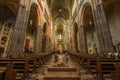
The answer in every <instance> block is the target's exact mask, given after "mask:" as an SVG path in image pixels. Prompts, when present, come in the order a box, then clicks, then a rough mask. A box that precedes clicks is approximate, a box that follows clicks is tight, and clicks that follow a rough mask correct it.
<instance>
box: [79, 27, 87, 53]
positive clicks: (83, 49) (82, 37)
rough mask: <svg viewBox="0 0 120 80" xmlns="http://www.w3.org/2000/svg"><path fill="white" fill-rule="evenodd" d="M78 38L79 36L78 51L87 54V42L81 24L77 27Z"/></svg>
mask: <svg viewBox="0 0 120 80" xmlns="http://www.w3.org/2000/svg"><path fill="white" fill-rule="evenodd" d="M79 38H80V39H79V42H80V53H81V54H87V42H86V36H85V30H84V26H83V25H81V26H80V27H79Z"/></svg>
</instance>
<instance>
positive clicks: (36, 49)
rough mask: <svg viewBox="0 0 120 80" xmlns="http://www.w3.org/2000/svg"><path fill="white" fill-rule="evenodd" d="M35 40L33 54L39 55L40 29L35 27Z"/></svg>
mask: <svg viewBox="0 0 120 80" xmlns="http://www.w3.org/2000/svg"><path fill="white" fill-rule="evenodd" d="M36 31H37V32H36V39H35V51H34V52H35V53H37V54H38V53H40V50H41V39H42V38H41V36H42V32H41V28H40V27H37V30H36Z"/></svg>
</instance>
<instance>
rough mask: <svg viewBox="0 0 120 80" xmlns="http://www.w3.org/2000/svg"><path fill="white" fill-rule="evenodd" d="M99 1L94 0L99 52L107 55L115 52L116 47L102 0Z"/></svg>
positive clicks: (93, 6)
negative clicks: (114, 46)
mask: <svg viewBox="0 0 120 80" xmlns="http://www.w3.org/2000/svg"><path fill="white" fill-rule="evenodd" d="M99 1H100V2H98V0H92V8H93V16H94V21H95V25H96V32H97V36H98V42H99V53H103V55H104V56H105V55H106V54H107V53H109V52H113V51H114V48H113V42H112V38H111V34H110V30H109V27H108V23H107V20H106V16H105V13H104V10H103V5H102V4H101V2H102V1H101V0H99Z"/></svg>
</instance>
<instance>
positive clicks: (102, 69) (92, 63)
mask: <svg viewBox="0 0 120 80" xmlns="http://www.w3.org/2000/svg"><path fill="white" fill-rule="evenodd" d="M70 57H71V58H72V59H74V60H75V61H76V62H77V63H79V64H81V65H83V66H84V67H85V68H87V69H88V70H89V71H90V72H92V73H93V74H95V76H96V77H97V79H99V80H105V79H106V78H109V79H112V80H120V76H119V74H120V59H115V58H112V57H97V56H93V55H80V54H73V53H70Z"/></svg>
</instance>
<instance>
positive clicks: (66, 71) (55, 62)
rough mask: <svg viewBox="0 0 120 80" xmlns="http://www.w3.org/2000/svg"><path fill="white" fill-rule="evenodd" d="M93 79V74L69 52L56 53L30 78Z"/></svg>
mask: <svg viewBox="0 0 120 80" xmlns="http://www.w3.org/2000/svg"><path fill="white" fill-rule="evenodd" d="M88 78H91V80H93V76H92V75H91V74H88V72H87V71H86V70H85V69H83V68H82V67H80V66H79V65H78V64H77V63H75V62H74V61H73V60H71V59H70V57H69V55H67V54H54V55H53V56H52V58H51V59H50V60H49V61H48V62H47V63H45V64H44V65H42V66H41V67H40V68H39V69H38V70H37V71H36V72H35V73H34V74H33V75H32V76H31V79H30V80H90V79H88Z"/></svg>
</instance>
